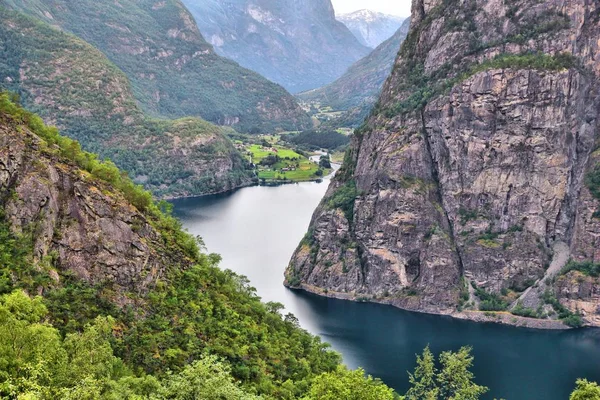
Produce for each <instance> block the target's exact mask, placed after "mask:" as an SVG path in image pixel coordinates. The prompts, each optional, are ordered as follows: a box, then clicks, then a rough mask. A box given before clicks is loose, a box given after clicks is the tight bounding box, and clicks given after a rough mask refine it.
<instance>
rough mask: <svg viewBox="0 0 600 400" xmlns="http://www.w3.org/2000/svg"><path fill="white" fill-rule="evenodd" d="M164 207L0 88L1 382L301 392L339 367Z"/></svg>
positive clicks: (91, 393)
mask: <svg viewBox="0 0 600 400" xmlns="http://www.w3.org/2000/svg"><path fill="white" fill-rule="evenodd" d="M3 21H6V20H5V19H3ZM8 23H9V24H12V21H9V22H8ZM25 32H26V31H25ZM161 210H168V207H166V206H165V205H164V204H155V203H153V201H152V197H151V195H150V193H148V192H144V191H143V190H142V189H140V188H139V187H138V186H136V185H134V184H133V183H132V182H131V181H130V180H129V179H128V178H126V177H125V176H123V175H122V174H121V172H120V171H119V170H118V169H117V168H116V167H115V166H114V165H113V164H112V163H110V162H101V161H98V160H97V156H96V155H94V154H90V153H86V152H83V151H81V149H79V148H78V147H77V144H76V142H74V141H73V140H71V139H68V138H66V137H63V136H61V135H59V134H58V131H57V130H56V129H55V128H51V127H47V126H45V125H44V124H43V123H42V122H41V119H40V118H39V117H38V116H36V115H33V114H31V113H30V112H27V111H25V110H24V109H22V108H20V107H18V106H17V105H16V104H14V103H13V102H12V101H11V100H10V98H9V95H8V94H6V93H2V94H0V237H1V238H2V240H1V241H0V259H2V263H0V315H1V317H0V332H2V335H1V337H2V340H1V341H0V347H1V348H2V351H1V352H0V360H2V364H3V365H4V367H3V375H2V377H0V382H2V385H0V396H2V397H4V398H15V396H16V395H21V396H20V397H22V395H24V394H27V395H26V396H25V397H28V398H38V399H57V398H61V399H82V398H94V399H109V398H114V399H117V398H119V399H125V398H150V397H152V398H155V399H184V398H209V397H210V398H214V396H215V395H217V396H218V397H219V398H222V399H248V400H250V399H258V398H257V397H256V394H259V395H264V397H260V398H275V397H277V398H290V396H283V395H281V393H294V394H295V395H297V396H298V398H308V397H304V395H305V394H307V393H306V392H307V391H308V389H309V387H310V383H311V382H312V380H313V379H315V377H317V376H318V375H320V374H321V373H324V372H332V371H335V370H336V368H337V367H338V365H339V363H340V356H339V355H338V354H337V353H334V352H332V351H330V350H328V348H327V345H324V344H323V343H321V342H320V340H319V339H318V338H317V337H314V336H312V335H310V334H308V333H307V332H306V331H304V330H303V329H301V328H299V326H298V323H297V320H296V319H295V317H293V316H289V315H288V317H287V318H285V319H284V318H283V317H282V316H281V315H280V308H279V306H278V305H277V304H270V305H267V304H263V303H261V302H260V299H259V298H258V296H256V294H255V291H254V289H253V288H251V287H250V286H249V285H248V281H247V279H245V278H243V277H241V276H238V275H236V274H234V273H232V272H231V271H228V272H226V271H222V270H220V269H219V268H218V267H217V265H218V262H219V260H220V258H219V256H217V255H214V254H212V255H209V254H205V253H203V252H201V251H200V248H199V245H198V243H199V241H198V240H197V238H194V237H192V236H190V235H189V234H187V233H185V232H184V231H183V230H182V229H181V227H180V224H179V222H178V221H177V220H176V219H175V218H174V217H172V216H170V215H168V214H165V213H164V212H163V211H161ZM38 296H41V297H38ZM7 332H10V335H9V334H8V333H7ZM63 339H64V348H63V347H62V345H61V343H62V340H63ZM207 357H208V358H207ZM216 359H218V360H220V361H219V363H218V364H217V365H216V366H211V365H212V364H213V363H214V362H215V360H216ZM204 363H209V365H208V366H206V365H205V366H204V368H208V370H205V371H204V372H202V370H203V368H202V365H204ZM223 363H224V364H223ZM340 368H341V367H340ZM190 369H192V370H191V371H190ZM195 370H197V371H195ZM186 371H187V373H186ZM180 373H181V374H183V375H181V376H180V378H179V380H177V381H173V382H171V383H169V382H170V381H171V379H173V378H174V377H176V376H177V374H180ZM200 373H202V375H198V374H200ZM223 374H225V375H227V376H228V378H227V379H226V380H225V381H224V382H221V381H215V377H217V376H221V375H223ZM361 376H362V374H361ZM190 381H191V382H190ZM176 382H178V383H176ZM234 383H235V386H236V387H237V386H238V385H240V386H242V388H243V389H244V390H245V391H247V395H243V396H242V395H240V394H237V395H235V393H236V392H237V391H238V390H241V389H239V388H238V390H236V391H235V392H230V391H226V392H225V388H230V389H231V386H232V384H234ZM171 384H172V385H173V386H172V387H171ZM163 385H166V387H163ZM190 385H191V388H190V387H189V386H190ZM169 387H171V389H169ZM165 391H166V392H165ZM221 391H223V393H222V394H221ZM186 393H189V394H186ZM199 393H204V394H199ZM151 394H152V396H150V395H151ZM252 394H254V395H252ZM295 397H296V396H294V398H295Z"/></svg>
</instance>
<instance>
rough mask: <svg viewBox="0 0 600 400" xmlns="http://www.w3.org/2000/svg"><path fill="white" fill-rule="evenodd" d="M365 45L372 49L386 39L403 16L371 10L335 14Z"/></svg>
mask: <svg viewBox="0 0 600 400" xmlns="http://www.w3.org/2000/svg"><path fill="white" fill-rule="evenodd" d="M336 18H337V20H338V21H340V22H343V23H344V25H346V26H347V27H348V29H350V32H352V33H353V34H354V36H356V38H357V39H358V40H359V41H360V42H361V43H362V44H364V45H365V46H368V47H370V48H372V49H374V48H376V47H377V46H379V45H380V44H381V43H383V42H385V41H386V40H388V39H389V38H390V37H392V35H393V34H394V32H396V31H397V30H398V28H400V25H401V24H402V21H403V20H404V18H401V17H397V16H395V15H388V14H383V13H380V12H375V11H371V10H358V11H354V12H351V13H348V14H341V15H337V16H336Z"/></svg>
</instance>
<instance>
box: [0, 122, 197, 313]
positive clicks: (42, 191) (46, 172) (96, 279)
mask: <svg viewBox="0 0 600 400" xmlns="http://www.w3.org/2000/svg"><path fill="white" fill-rule="evenodd" d="M0 205H1V206H2V218H3V219H5V220H7V221H8V222H9V224H10V226H11V229H12V230H13V231H14V232H15V233H17V234H23V233H29V234H30V236H31V238H32V240H33V263H34V264H36V265H38V268H45V269H47V271H46V272H48V275H49V276H50V277H52V279H54V282H53V283H52V284H51V285H50V286H52V285H54V286H56V285H59V284H60V283H61V282H60V280H61V277H63V276H65V274H71V275H74V276H75V277H76V278H78V279H81V280H84V281H86V282H88V283H90V284H103V285H106V287H110V289H111V290H113V291H114V292H115V296H116V298H115V300H116V301H117V303H118V304H121V305H124V304H127V303H128V302H130V297H128V296H127V295H125V293H128V292H129V293H134V294H136V295H144V294H146V292H147V291H148V290H149V289H150V288H152V287H153V286H154V285H155V283H156V282H157V280H158V279H160V278H161V277H162V276H163V274H164V272H165V269H166V268H167V266H169V267H173V266H180V267H182V268H185V267H186V266H189V265H191V262H192V261H191V260H190V259H189V258H188V257H186V256H185V254H184V253H183V252H178V251H176V250H174V247H173V246H169V245H167V244H166V240H165V239H164V237H162V236H161V234H160V233H159V232H158V231H157V230H156V229H155V228H154V227H153V225H152V221H150V219H149V218H148V217H147V216H145V215H144V214H142V213H141V212H140V211H138V210H137V209H136V208H135V207H134V206H132V205H131V204H130V203H129V202H128V201H126V200H125V199H124V197H123V195H122V194H121V193H120V192H119V191H117V190H115V189H114V188H112V187H111V186H109V185H108V184H106V183H104V182H102V181H100V180H98V179H95V178H94V177H93V176H91V175H90V174H89V173H87V172H85V171H83V170H81V169H79V168H78V167H76V166H75V165H74V164H72V163H71V162H70V161H68V160H66V159H64V158H62V157H60V156H58V151H57V149H56V148H55V147H54V146H49V145H48V144H47V143H46V142H45V141H43V140H41V139H40V138H39V137H38V136H37V135H35V134H33V133H32V132H31V131H30V130H29V129H28V128H27V127H26V126H24V125H18V124H14V123H12V122H10V121H9V120H8V119H6V118H5V116H4V115H2V113H1V112H0Z"/></svg>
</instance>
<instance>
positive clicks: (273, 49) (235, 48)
mask: <svg viewBox="0 0 600 400" xmlns="http://www.w3.org/2000/svg"><path fill="white" fill-rule="evenodd" d="M184 3H185V5H186V6H187V7H188V8H189V9H190V11H191V13H192V14H193V15H194V17H195V19H196V22H197V24H198V27H199V28H200V31H201V32H202V33H203V34H204V35H205V36H206V37H207V39H208V41H209V42H210V43H212V45H213V46H214V47H215V50H216V51H217V53H219V54H221V55H223V56H226V57H228V58H231V59H232V60H235V61H237V62H239V63H240V64H241V65H243V66H245V67H246V68H250V69H252V70H254V71H257V72H259V73H260V74H262V75H263V76H266V77H267V78H269V79H271V80H272V81H274V82H278V83H279V84H281V85H283V86H284V87H285V88H287V89H288V90H289V91H290V92H292V93H296V92H300V91H303V90H307V89H312V88H315V87H318V86H322V85H323V84H326V83H329V82H331V81H333V80H335V79H336V78H338V77H339V76H340V75H342V74H343V73H344V71H345V70H346V68H347V67H348V66H349V65H350V64H352V63H353V62H354V61H356V60H358V59H360V58H361V57H363V56H364V55H366V54H367V53H368V51H369V49H368V48H367V47H366V46H363V45H361V44H360V43H359V42H358V39H356V38H355V37H354V35H353V34H352V33H351V32H350V31H349V30H348V28H346V26H345V25H344V24H342V23H341V22H339V21H337V20H336V19H335V13H334V10H333V6H332V4H331V1H330V0H307V1H304V2H295V1H291V0H285V1H279V2H278V1H274V0H227V1H216V0H209V1H196V0H184Z"/></svg>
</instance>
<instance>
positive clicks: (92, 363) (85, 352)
mask: <svg viewBox="0 0 600 400" xmlns="http://www.w3.org/2000/svg"><path fill="white" fill-rule="evenodd" d="M114 322H115V321H114V319H112V318H110V317H108V318H107V317H98V318H96V320H95V321H94V323H93V324H89V325H87V326H86V327H85V330H84V331H83V332H81V333H71V334H69V335H67V337H66V339H65V342H64V347H65V350H66V351H67V354H68V357H69V375H70V379H71V380H72V381H73V382H83V381H84V380H85V379H86V378H93V379H99V380H102V379H109V378H110V377H111V376H113V372H114V371H115V367H116V366H118V364H119V360H118V359H117V357H115V356H114V355H113V350H112V347H111V345H110V342H109V339H110V336H111V334H112V325H113V324H114Z"/></svg>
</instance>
